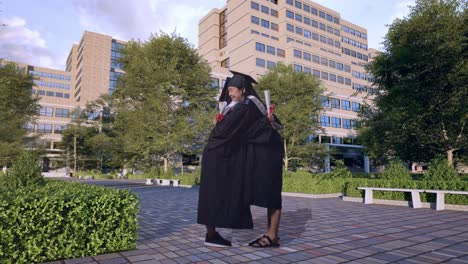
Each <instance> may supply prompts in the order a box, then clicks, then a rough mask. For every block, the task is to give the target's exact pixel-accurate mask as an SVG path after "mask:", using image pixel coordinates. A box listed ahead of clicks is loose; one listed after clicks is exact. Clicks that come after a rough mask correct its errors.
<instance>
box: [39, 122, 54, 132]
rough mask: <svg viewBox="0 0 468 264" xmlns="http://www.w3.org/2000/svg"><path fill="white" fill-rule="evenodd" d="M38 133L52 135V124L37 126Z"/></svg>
mask: <svg viewBox="0 0 468 264" xmlns="http://www.w3.org/2000/svg"><path fill="white" fill-rule="evenodd" d="M37 132H38V133H52V124H37Z"/></svg>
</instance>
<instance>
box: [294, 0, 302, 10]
mask: <svg viewBox="0 0 468 264" xmlns="http://www.w3.org/2000/svg"><path fill="white" fill-rule="evenodd" d="M295 2H296V3H295V6H296V8H299V9H302V3H301V2H299V1H297V0H296V1H295Z"/></svg>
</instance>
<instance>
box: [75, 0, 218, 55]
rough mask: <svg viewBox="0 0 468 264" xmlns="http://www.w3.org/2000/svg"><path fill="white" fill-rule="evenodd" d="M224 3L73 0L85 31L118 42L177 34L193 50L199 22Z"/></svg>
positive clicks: (182, 0)
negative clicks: (189, 44) (192, 46)
mask: <svg viewBox="0 0 468 264" xmlns="http://www.w3.org/2000/svg"><path fill="white" fill-rule="evenodd" d="M223 3H224V0H209V1H203V2H198V1H190V0H179V1H169V0H140V1H138V2H136V1H135V2H133V1H128V0H101V1H94V0H74V1H73V6H74V9H75V11H76V13H77V15H78V18H79V21H80V24H81V25H82V26H83V28H84V29H85V30H89V31H96V32H100V33H103V34H106V35H111V36H113V37H114V38H117V39H121V40H129V39H141V40H147V39H148V37H149V36H150V34H151V33H159V32H160V31H164V32H166V33H172V32H174V31H176V32H177V33H178V34H180V35H181V36H183V37H185V38H187V39H188V40H189V42H190V43H192V44H193V45H194V46H196V45H197V42H198V21H199V19H200V18H201V17H203V16H204V15H205V14H206V13H208V12H209V11H210V10H211V9H212V8H216V7H221V6H222V5H223Z"/></svg>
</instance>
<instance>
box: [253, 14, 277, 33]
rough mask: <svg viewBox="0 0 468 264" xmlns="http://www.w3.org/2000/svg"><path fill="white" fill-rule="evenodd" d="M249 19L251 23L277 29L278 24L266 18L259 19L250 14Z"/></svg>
mask: <svg viewBox="0 0 468 264" xmlns="http://www.w3.org/2000/svg"><path fill="white" fill-rule="evenodd" d="M250 21H251V22H252V24H255V25H261V26H262V27H264V28H268V29H271V30H274V31H279V28H278V24H276V23H273V22H270V21H268V20H265V19H260V18H258V17H256V16H251V17H250Z"/></svg>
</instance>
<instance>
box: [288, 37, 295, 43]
mask: <svg viewBox="0 0 468 264" xmlns="http://www.w3.org/2000/svg"><path fill="white" fill-rule="evenodd" d="M291 41H292V42H294V39H293V38H290V37H288V38H287V39H286V43H289V42H291Z"/></svg>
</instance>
